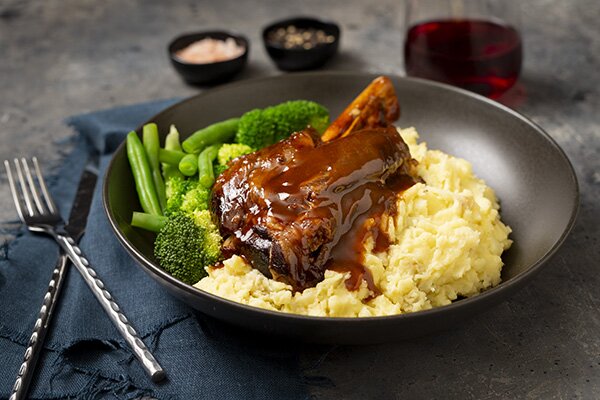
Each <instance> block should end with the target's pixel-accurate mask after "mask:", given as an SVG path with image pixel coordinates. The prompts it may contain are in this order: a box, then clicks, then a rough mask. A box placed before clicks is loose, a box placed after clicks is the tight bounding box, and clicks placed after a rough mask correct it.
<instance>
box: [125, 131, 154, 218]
mask: <svg viewBox="0 0 600 400" xmlns="http://www.w3.org/2000/svg"><path fill="white" fill-rule="evenodd" d="M127 158H128V159H129V165H130V166H131V172H132V173H133V179H134V181H135V188H136V190H137V193H138V198H139V200H140V204H141V206H142V209H143V210H144V211H145V212H147V213H148V214H153V215H162V210H161V208H160V203H159V202H158V196H157V194H156V188H155V187H154V180H153V178H152V170H151V169H150V164H149V162H148V156H147V155H146V150H145V149H144V146H143V145H142V142H141V141H140V138H139V137H138V135H137V134H136V133H135V132H134V131H131V132H129V134H128V135H127Z"/></svg>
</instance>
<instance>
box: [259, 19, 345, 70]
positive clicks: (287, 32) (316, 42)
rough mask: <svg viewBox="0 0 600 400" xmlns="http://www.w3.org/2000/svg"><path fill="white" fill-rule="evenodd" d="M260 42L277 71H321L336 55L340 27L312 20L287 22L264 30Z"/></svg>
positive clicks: (281, 22) (283, 21)
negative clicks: (262, 43)
mask: <svg viewBox="0 0 600 400" xmlns="http://www.w3.org/2000/svg"><path fill="white" fill-rule="evenodd" d="M263 41H264V44H265V48H266V50H267V53H268V54H269V56H270V57H271V59H272V60H273V61H274V62H275V64H276V65H277V67H278V68H279V69H281V70H284V71H299V70H306V69H314V68H319V67H321V66H322V65H323V64H325V63H326V62H327V61H328V60H329V59H330V58H331V57H332V56H333V55H334V54H335V53H336V52H337V49H338V46H339V43H340V27H339V26H338V25H337V24H335V23H333V22H326V21H321V20H318V19H315V18H309V17H298V18H290V19H286V20H282V21H278V22H275V23H273V24H271V25H269V26H267V27H266V28H264V29H263Z"/></svg>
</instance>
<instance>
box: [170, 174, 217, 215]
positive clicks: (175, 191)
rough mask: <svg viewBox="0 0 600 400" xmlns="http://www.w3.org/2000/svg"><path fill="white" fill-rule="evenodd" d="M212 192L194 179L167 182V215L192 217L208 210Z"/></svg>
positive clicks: (178, 179) (175, 179)
mask: <svg viewBox="0 0 600 400" xmlns="http://www.w3.org/2000/svg"><path fill="white" fill-rule="evenodd" d="M209 201H210V190H208V189H205V188H203V187H202V186H200V184H199V183H198V181H196V180H192V179H183V178H173V179H170V180H169V181H167V208H166V209H165V215H166V216H171V215H173V214H175V213H178V212H184V213H186V214H189V215H192V214H193V213H194V212H195V211H201V210H208V204H209Z"/></svg>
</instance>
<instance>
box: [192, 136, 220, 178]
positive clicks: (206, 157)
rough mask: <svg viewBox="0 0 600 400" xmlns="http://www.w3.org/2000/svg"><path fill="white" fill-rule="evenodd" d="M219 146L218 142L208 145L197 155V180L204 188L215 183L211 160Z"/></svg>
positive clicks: (214, 157) (213, 159)
mask: <svg viewBox="0 0 600 400" xmlns="http://www.w3.org/2000/svg"><path fill="white" fill-rule="evenodd" d="M220 147H221V145H220V144H213V145H212V146H208V147H207V148H205V149H204V150H202V152H201V153H200V155H199V156H198V182H200V184H201V185H202V186H203V187H205V188H206V189H210V188H211V187H212V185H213V183H215V173H214V171H213V161H215V159H216V158H217V153H218V152H219V148H220Z"/></svg>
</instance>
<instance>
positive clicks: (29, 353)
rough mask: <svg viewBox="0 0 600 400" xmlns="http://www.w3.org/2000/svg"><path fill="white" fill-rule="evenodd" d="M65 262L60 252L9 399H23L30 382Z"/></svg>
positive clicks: (57, 293) (60, 282) (58, 292)
mask: <svg viewBox="0 0 600 400" xmlns="http://www.w3.org/2000/svg"><path fill="white" fill-rule="evenodd" d="M67 262H68V259H67V256H66V255H64V253H63V254H61V255H60V256H59V258H58V262H57V263H56V267H55V268H54V271H52V278H51V279H50V283H48V290H47V291H46V294H45V295H44V300H43V302H42V307H41V308H40V312H39V314H38V317H37V319H36V321H35V325H34V326H33V332H32V333H31V337H30V338H29V343H28V344H27V349H26V350H25V355H24V356H23V363H22V364H21V367H20V368H19V373H18V375H17V379H16V380H15V384H14V386H13V389H12V393H11V394H10V397H9V399H10V400H21V399H24V398H25V395H26V394H27V389H28V388H29V383H30V382H31V378H32V376H33V371H34V369H35V365H36V363H37V359H38V357H39V355H40V350H41V349H42V346H43V344H44V337H45V336H46V332H47V331H48V326H49V324H50V321H51V319H52V314H53V311H54V306H56V303H57V299H58V296H59V295H60V291H61V289H62V286H63V282H64V281H65V276H66V272H67Z"/></svg>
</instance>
